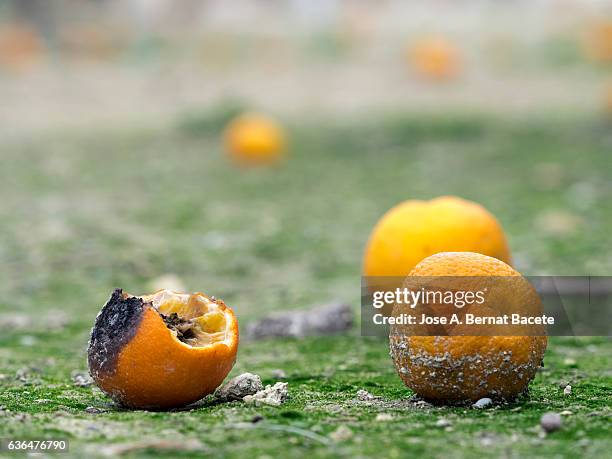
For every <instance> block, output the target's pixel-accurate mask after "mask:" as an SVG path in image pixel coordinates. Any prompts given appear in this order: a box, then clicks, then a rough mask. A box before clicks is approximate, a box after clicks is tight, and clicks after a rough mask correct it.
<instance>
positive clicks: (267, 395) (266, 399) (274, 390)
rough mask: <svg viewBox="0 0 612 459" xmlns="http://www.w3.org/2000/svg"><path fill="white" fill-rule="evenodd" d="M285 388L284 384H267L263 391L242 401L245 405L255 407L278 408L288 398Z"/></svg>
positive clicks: (285, 384)
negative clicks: (250, 404) (251, 404)
mask: <svg viewBox="0 0 612 459" xmlns="http://www.w3.org/2000/svg"><path fill="white" fill-rule="evenodd" d="M287 386H288V384H287V383H286V382H277V383H276V384H274V385H273V386H270V385H269V384H268V385H267V386H266V388H265V389H263V390H260V391H258V392H257V393H255V394H253V395H247V396H246V397H244V398H243V399H242V400H244V402H245V403H253V404H255V405H262V404H263V405H271V406H279V405H281V404H282V403H284V402H285V401H286V400H287V398H288V397H289V391H288V389H287Z"/></svg>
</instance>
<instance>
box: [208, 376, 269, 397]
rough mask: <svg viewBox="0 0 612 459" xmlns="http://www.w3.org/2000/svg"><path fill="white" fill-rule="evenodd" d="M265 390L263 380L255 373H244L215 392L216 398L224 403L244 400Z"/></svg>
mask: <svg viewBox="0 0 612 459" xmlns="http://www.w3.org/2000/svg"><path fill="white" fill-rule="evenodd" d="M262 389H263V384H262V383H261V378H260V377H259V376H258V375H254V374H253V373H242V374H241V375H238V376H236V377H235V378H232V379H230V380H229V381H228V382H226V383H225V384H224V385H223V386H221V387H220V388H219V389H217V391H216V392H215V398H216V399H217V400H219V401H222V402H231V401H235V400H243V399H244V397H246V396H248V395H254V394H256V393H257V392H259V391H261V390H262Z"/></svg>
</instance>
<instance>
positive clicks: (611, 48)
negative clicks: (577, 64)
mask: <svg viewBox="0 0 612 459" xmlns="http://www.w3.org/2000/svg"><path fill="white" fill-rule="evenodd" d="M584 53H585V54H586V56H587V57H588V58H589V59H591V60H592V61H595V62H598V63H602V64H605V63H610V62H612V20H600V21H597V22H595V23H593V24H591V26H590V28H589V30H588V31H587V33H586V35H585V40H584Z"/></svg>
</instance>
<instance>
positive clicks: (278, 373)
mask: <svg viewBox="0 0 612 459" xmlns="http://www.w3.org/2000/svg"><path fill="white" fill-rule="evenodd" d="M272 377H273V378H274V379H285V378H286V377H287V373H285V371H284V370H281V369H280V368H277V369H276V370H272Z"/></svg>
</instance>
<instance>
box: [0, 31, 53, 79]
mask: <svg viewBox="0 0 612 459" xmlns="http://www.w3.org/2000/svg"><path fill="white" fill-rule="evenodd" d="M43 53H44V47H43V44H42V41H41V40H40V38H39V36H38V33H37V32H36V31H35V30H34V29H33V28H32V27H30V26H27V25H25V24H20V23H13V24H7V25H4V26H2V27H1V28H0V68H2V69H7V70H10V71H24V70H28V69H30V68H31V67H32V66H33V65H34V64H36V63H37V62H38V61H40V59H41V57H42V55H43Z"/></svg>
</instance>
